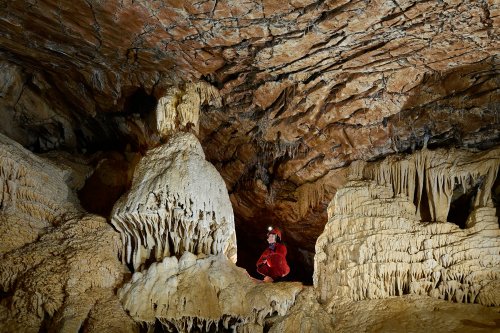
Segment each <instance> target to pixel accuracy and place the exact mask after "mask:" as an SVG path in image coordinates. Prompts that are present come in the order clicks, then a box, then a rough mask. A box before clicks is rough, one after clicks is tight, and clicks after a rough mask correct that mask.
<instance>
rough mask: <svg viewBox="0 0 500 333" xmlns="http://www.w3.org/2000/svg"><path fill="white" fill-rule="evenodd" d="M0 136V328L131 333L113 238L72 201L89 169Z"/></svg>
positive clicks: (100, 221)
mask: <svg viewBox="0 0 500 333" xmlns="http://www.w3.org/2000/svg"><path fill="white" fill-rule="evenodd" d="M0 140H1V145H0V156H1V163H2V165H1V174H0V179H1V184H2V188H1V192H0V193H1V194H0V198H1V199H0V203H1V204H0V208H1V210H0V214H1V215H0V216H1V218H0V223H1V224H0V226H1V231H2V232H1V233H0V244H1V245H2V246H1V252H0V255H1V257H0V258H1V260H0V289H1V291H2V293H1V301H0V322H1V323H2V324H1V325H0V331H1V332H39V331H40V330H48V331H60V332H78V331H79V330H80V329H83V328H84V329H85V330H86V331H89V332H112V331H115V329H118V330H124V331H130V332H133V331H135V330H136V329H137V325H136V324H135V323H134V322H133V321H132V320H131V319H130V318H129V317H127V316H126V314H125V312H124V311H123V309H122V308H121V305H120V304H119V302H118V299H117V298H116V295H115V294H114V292H113V290H114V288H116V287H117V286H118V285H119V284H120V283H121V282H122V280H123V279H124V273H125V270H124V268H123V267H122V265H121V264H120V261H119V260H118V252H119V248H120V247H121V242H120V238H119V235H118V234H117V233H116V232H115V231H114V230H113V229H112V228H111V226H110V225H109V224H108V223H107V222H106V220H105V219H104V218H102V217H100V216H95V215H90V214H86V213H85V212H84V211H83V210H82V209H81V208H80V206H79V205H78V200H77V197H76V194H75V190H76V189H77V188H78V187H81V186H82V185H83V182H82V181H81V179H80V178H81V174H80V172H81V171H82V170H79V169H83V170H84V171H88V169H89V168H88V167H85V166H81V167H80V168H78V167H77V168H76V170H73V169H71V168H70V165H71V164H72V163H71V162H70V161H66V163H63V162H61V161H60V160H61V156H59V159H56V157H55V156H54V157H52V160H51V159H48V158H41V157H38V156H35V155H34V154H32V153H30V152H29V151H27V150H25V149H24V148H22V147H20V146H19V145H18V144H16V143H14V142H12V141H11V140H9V139H7V138H5V137H4V136H2V135H0ZM109 312H111V313H112V314H113V318H112V319H111V322H109V323H107V321H108V318H106V317H105V316H102V314H105V313H109Z"/></svg>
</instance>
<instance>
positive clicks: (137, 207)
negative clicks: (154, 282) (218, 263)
mask: <svg viewBox="0 0 500 333" xmlns="http://www.w3.org/2000/svg"><path fill="white" fill-rule="evenodd" d="M112 223H113V225H114V226H115V227H116V228H117V229H118V230H119V231H120V233H121V235H122V241H123V251H122V257H123V261H124V262H127V263H130V264H132V265H133V267H134V269H136V270H137V269H141V268H142V267H141V266H142V265H143V264H144V263H145V262H146V261H147V260H148V259H150V258H151V259H153V260H154V261H161V260H162V259H163V258H165V257H170V256H175V255H177V256H180V255H182V254H183V253H184V252H185V251H189V252H192V253H196V254H201V253H204V254H219V253H224V254H225V255H226V256H227V257H228V258H230V259H231V260H232V261H233V262H236V233H235V228H234V216H233V210H232V207H231V202H230V201H229V196H228V194H227V189H226V186H225V183H224V180H223V179H222V177H221V176H220V174H219V173H218V172H217V170H216V169H215V168H214V167H213V165H212V164H210V163H209V162H207V161H206V160H205V155H204V153H203V149H202V148H201V145H200V143H199V141H198V139H197V138H196V137H195V136H194V135H193V134H190V133H183V132H180V133H177V134H174V135H173V136H172V137H171V138H170V139H169V141H168V142H167V143H166V144H165V145H163V146H160V147H158V148H155V149H152V150H150V151H148V153H147V154H146V156H145V157H144V158H143V159H142V160H141V161H140V162H139V164H138V165H137V168H136V170H135V174H134V179H133V181H132V187H131V189H130V191H129V192H128V193H126V194H125V195H124V196H122V198H121V199H120V200H118V202H117V203H116V205H115V207H114V209H113V212H112Z"/></svg>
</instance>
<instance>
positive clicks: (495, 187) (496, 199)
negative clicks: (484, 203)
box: [491, 169, 500, 228]
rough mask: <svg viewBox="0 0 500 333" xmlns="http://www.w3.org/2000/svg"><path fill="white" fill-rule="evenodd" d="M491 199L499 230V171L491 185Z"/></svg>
mask: <svg viewBox="0 0 500 333" xmlns="http://www.w3.org/2000/svg"><path fill="white" fill-rule="evenodd" d="M491 197H492V200H493V204H494V205H495V208H496V212H497V214H496V216H497V218H498V227H499V228H500V169H499V170H498V173H497V178H496V179H495V183H493V188H492V189H491Z"/></svg>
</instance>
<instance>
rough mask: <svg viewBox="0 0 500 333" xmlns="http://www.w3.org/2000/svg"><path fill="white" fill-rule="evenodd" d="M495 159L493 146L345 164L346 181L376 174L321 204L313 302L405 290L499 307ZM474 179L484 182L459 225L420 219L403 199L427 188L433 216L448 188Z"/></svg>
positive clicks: (498, 158)
mask: <svg viewBox="0 0 500 333" xmlns="http://www.w3.org/2000/svg"><path fill="white" fill-rule="evenodd" d="M452 161H453V162H452ZM499 164H500V154H499V153H498V150H492V151H489V152H486V153H476V154H472V153H468V152H460V151H454V152H447V153H445V152H444V151H437V152H434V151H428V150H426V151H423V152H419V153H417V154H415V155H413V156H410V157H409V158H403V159H401V160H399V161H394V160H392V161H383V162H380V163H377V164H373V165H367V166H366V167H364V164H355V165H353V167H352V178H353V179H356V178H358V179H359V178H361V176H362V175H363V174H365V175H375V176H374V178H375V179H376V181H371V180H351V181H350V182H348V183H347V184H346V186H345V187H344V188H342V189H340V190H339V191H338V192H337V194H336V196H335V199H334V200H333V201H332V203H331V206H330V207H329V214H330V215H329V221H328V223H327V225H326V227H325V231H324V232H323V234H322V235H321V236H320V237H319V238H318V241H317V243H316V256H315V272H314V285H315V287H316V288H317V293H318V297H319V299H320V300H321V302H323V303H333V302H339V301H340V300H342V299H343V298H347V299H350V300H355V301H357V300H363V299H374V298H386V297H390V296H396V295H399V296H401V295H404V294H410V293H411V294H420V295H430V296H433V297H436V298H441V299H446V300H450V301H455V302H464V303H474V302H476V303H480V304H484V305H495V306H498V305H500V293H499V292H498V286H499V285H500V230H499V228H498V218H497V216H495V214H496V212H495V209H494V208H493V207H492V202H491V199H490V198H491V187H492V181H491V179H494V176H496V174H497V172H498V165H499ZM363 167H364V168H363ZM492 175H493V176H492ZM492 177H493V178H492ZM478 178H481V179H482V180H483V181H482V184H481V185H480V186H479V188H478V190H477V196H476V199H475V200H474V203H473V205H472V207H471V209H472V211H471V213H470V215H469V217H468V220H467V223H466V226H467V228H466V229H460V228H459V227H458V226H457V225H455V224H453V223H433V222H425V221H421V219H420V216H419V214H418V212H419V210H418V209H417V208H416V206H415V204H414V203H413V201H412V199H414V200H416V201H417V202H420V198H421V197H422V194H423V193H426V194H427V197H428V198H432V199H430V201H429V206H430V209H431V212H432V210H434V211H435V212H438V214H434V215H432V214H431V216H433V217H435V218H438V219H439V220H441V221H442V218H440V217H443V216H444V218H446V216H447V214H448V211H447V210H448V209H449V206H450V203H449V200H450V196H451V195H452V190H453V188H454V185H455V184H458V185H464V186H467V185H468V184H470V182H472V183H474V182H476V181H477V179H478ZM424 179H425V186H423V184H424ZM377 182H379V183H384V184H385V185H379V184H378V183H377ZM393 188H394V189H396V192H394V191H393ZM414 193H417V195H416V196H415V197H413V194H414ZM407 194H408V195H407ZM409 195H410V196H409Z"/></svg>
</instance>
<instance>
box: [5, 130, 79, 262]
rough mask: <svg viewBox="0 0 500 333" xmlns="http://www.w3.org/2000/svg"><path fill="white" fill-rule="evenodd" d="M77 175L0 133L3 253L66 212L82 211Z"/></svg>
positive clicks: (61, 218) (58, 219)
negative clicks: (77, 196)
mask: <svg viewBox="0 0 500 333" xmlns="http://www.w3.org/2000/svg"><path fill="white" fill-rule="evenodd" d="M77 177H78V175H77V174H76V173H75V172H72V171H71V170H70V169H69V168H65V167H64V166H63V165H56V164H55V163H53V162H51V161H50V160H49V159H44V158H40V157H38V156H35V155H34V154H31V153H30V152H29V151H27V150H26V149H24V148H23V147H22V146H21V145H19V144H18V143H16V142H14V141H12V140H11V139H9V138H7V137H5V136H4V135H2V134H0V186H1V187H0V209H1V210H0V234H1V235H2V239H3V241H2V242H1V243H0V254H2V253H6V252H9V251H11V250H13V249H16V248H19V247H21V246H22V245H24V244H27V243H31V242H32V241H34V240H36V239H37V238H38V236H40V234H41V233H42V232H43V231H44V229H46V228H48V227H51V226H54V225H57V224H59V223H61V221H62V220H63V215H64V214H66V213H68V212H77V211H79V210H80V208H79V204H78V199H77V198H76V195H75V193H74V191H73V190H74V186H75V185H76V186H78V184H74V183H73V184H72V179H73V180H74V182H75V183H77V181H78V180H77V179H76V178H77ZM80 185H81V184H80ZM14 221H16V222H14Z"/></svg>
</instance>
